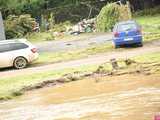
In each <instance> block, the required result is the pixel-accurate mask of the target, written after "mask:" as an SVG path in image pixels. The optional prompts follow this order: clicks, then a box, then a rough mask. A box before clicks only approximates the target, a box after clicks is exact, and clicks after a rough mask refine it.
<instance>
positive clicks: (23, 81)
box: [0, 65, 98, 99]
mask: <svg viewBox="0 0 160 120" xmlns="http://www.w3.org/2000/svg"><path fill="white" fill-rule="evenodd" d="M97 67H98V65H95V66H91V65H88V66H80V67H78V68H69V69H61V70H56V71H47V72H42V73H35V74H31V75H20V76H16V77H8V78H3V79H2V78H1V79H0V86H1V87H0V99H1V98H4V99H7V98H13V97H15V96H16V95H18V94H19V93H20V90H21V89H22V88H24V87H25V86H30V85H35V84H37V83H41V82H43V81H46V80H51V79H55V78H59V77H61V76H63V75H65V74H67V73H73V72H75V71H78V72H89V71H95V70H96V69H97Z"/></svg>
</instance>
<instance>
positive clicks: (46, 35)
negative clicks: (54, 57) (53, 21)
mask: <svg viewBox="0 0 160 120" xmlns="http://www.w3.org/2000/svg"><path fill="white" fill-rule="evenodd" d="M26 38H27V39H28V40H29V41H31V42H33V43H40V42H46V41H51V40H54V39H55V38H54V36H53V35H51V33H50V32H39V33H31V34H30V35H27V36H26Z"/></svg>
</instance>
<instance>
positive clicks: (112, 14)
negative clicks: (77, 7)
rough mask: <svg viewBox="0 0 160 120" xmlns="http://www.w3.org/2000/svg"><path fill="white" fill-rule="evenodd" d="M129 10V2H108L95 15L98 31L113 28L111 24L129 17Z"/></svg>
mask: <svg viewBox="0 0 160 120" xmlns="http://www.w3.org/2000/svg"><path fill="white" fill-rule="evenodd" d="M131 16H132V15H131V11H130V8H129V4H127V5H118V4H112V3H111V4H108V5H106V6H105V7H103V8H102V10H101V12H100V14H99V15H98V17H97V30H98V31H99V32H106V31H109V30H112V29H113V26H114V25H115V24H116V23H117V22H118V21H124V20H128V19H131Z"/></svg>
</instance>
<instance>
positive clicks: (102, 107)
mask: <svg viewBox="0 0 160 120" xmlns="http://www.w3.org/2000/svg"><path fill="white" fill-rule="evenodd" d="M135 66H137V65H135ZM147 66H149V67H146V64H145V65H143V69H142V70H140V69H138V70H136V68H135V69H134V66H132V69H129V70H127V72H126V69H123V70H118V71H115V72H112V74H108V73H107V74H104V73H103V74H102V73H101V74H100V73H94V74H93V75H91V76H88V77H85V78H83V79H80V80H78V81H72V82H70V83H65V84H58V85H57V86H54V87H45V88H42V89H38V90H33V91H28V92H26V93H25V95H23V96H21V97H19V98H17V99H15V100H11V101H6V102H2V103H0V120H152V119H153V118H154V116H155V115H157V114H158V113H159V112H160V82H159V81H160V74H159V73H160V72H159V71H160V69H159V66H160V65H159V64H157V63H151V64H150V65H147ZM128 71H130V72H128ZM102 72H103V71H102Z"/></svg>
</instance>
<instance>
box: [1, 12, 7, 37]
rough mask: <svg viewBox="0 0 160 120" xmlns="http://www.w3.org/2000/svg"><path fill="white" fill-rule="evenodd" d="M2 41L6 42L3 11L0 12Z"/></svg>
mask: <svg viewBox="0 0 160 120" xmlns="http://www.w3.org/2000/svg"><path fill="white" fill-rule="evenodd" d="M0 40H6V36H5V31H4V25H3V19H2V14H1V11H0Z"/></svg>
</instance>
